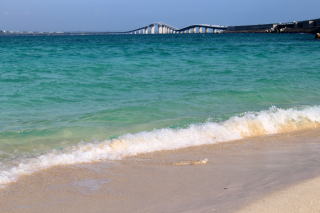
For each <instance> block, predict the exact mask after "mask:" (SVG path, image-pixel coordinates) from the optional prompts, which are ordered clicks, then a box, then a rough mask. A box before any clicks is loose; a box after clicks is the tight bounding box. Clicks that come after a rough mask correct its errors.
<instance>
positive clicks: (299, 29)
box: [0, 19, 320, 36]
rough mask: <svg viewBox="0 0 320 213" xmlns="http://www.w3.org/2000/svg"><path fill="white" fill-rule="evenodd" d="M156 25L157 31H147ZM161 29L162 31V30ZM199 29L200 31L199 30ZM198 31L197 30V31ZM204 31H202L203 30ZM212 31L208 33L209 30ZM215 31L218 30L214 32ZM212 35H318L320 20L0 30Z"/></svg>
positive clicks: (27, 33)
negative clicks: (121, 28) (117, 28)
mask: <svg viewBox="0 0 320 213" xmlns="http://www.w3.org/2000/svg"><path fill="white" fill-rule="evenodd" d="M156 25H158V30H155V29H153V30H149V29H148V28H150V27H153V28H154V27H155V26H156ZM162 28H163V29H162ZM200 28H201V30H200ZM197 29H198V30H197ZM203 29H204V30H203ZM208 29H210V30H212V31H210V32H209V30H208ZM215 29H218V30H217V31H215ZM212 33H219V34H220V33H310V34H317V33H320V19H310V20H305V21H295V22H287V23H273V24H257V25H240V26H220V25H190V26H187V27H183V28H181V29H177V28H174V27H171V26H170V25H167V24H163V23H153V24H150V25H147V26H144V27H140V28H137V29H133V30H129V31H123V32H120V31H119V32H86V31H84V32H36V31H35V32H16V31H7V30H0V36H1V35H32V36H33V35H34V36H37V35H47V36H56V35H123V34H212Z"/></svg>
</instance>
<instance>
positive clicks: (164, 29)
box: [121, 23, 227, 34]
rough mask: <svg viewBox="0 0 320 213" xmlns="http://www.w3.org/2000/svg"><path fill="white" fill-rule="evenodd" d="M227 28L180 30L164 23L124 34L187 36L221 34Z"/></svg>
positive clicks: (197, 26) (218, 26)
mask: <svg viewBox="0 0 320 213" xmlns="http://www.w3.org/2000/svg"><path fill="white" fill-rule="evenodd" d="M226 29H227V27H225V26H220V25H209V24H195V25H190V26H187V27H184V28H181V29H177V28H175V27H172V26H170V25H168V24H164V23H153V24H150V25H147V26H144V27H139V28H137V29H134V30H130V31H127V32H121V33H124V34H187V33H221V32H223V31H224V30H226Z"/></svg>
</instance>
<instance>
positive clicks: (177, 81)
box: [0, 34, 320, 166]
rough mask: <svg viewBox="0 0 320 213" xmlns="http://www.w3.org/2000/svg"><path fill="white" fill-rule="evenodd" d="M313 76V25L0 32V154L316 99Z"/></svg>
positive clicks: (319, 56) (319, 100)
mask: <svg viewBox="0 0 320 213" xmlns="http://www.w3.org/2000/svg"><path fill="white" fill-rule="evenodd" d="M319 83H320V42H319V41H316V40H314V36H313V35H305V34H292V35H285V34H280V35H277V34H274V35H273V34H234V35H232V34H230V35H224V34H221V35H199V34H198V35H197V34H195V35H114V36H111V35H110V36H43V37H42V36H35V37H31V36H29V37H27V36H26V37H24V36H17V37H15V36H7V37H5V36H3V37H0V161H1V162H2V164H5V163H7V162H11V161H14V160H16V159H20V158H22V157H23V158H30V157H34V156H39V155H40V154H44V153H47V152H49V151H50V150H53V149H54V150H64V149H65V148H66V147H71V146H73V145H76V144H79V143H82V144H87V143H92V142H99V141H102V140H107V139H112V138H117V137H119V136H121V135H124V134H127V133H138V132H141V131H151V130H154V129H163V128H170V129H181V128H187V127H188V126H189V125H190V124H197V123H205V122H218V123H219V122H222V121H224V120H228V119H229V118H231V117H233V116H237V115H241V114H243V113H245V112H248V111H255V112H259V111H261V110H267V109H269V108H270V107H272V106H276V107H280V108H284V109H289V108H294V107H298V108H299V107H304V106H316V105H319V104H320V96H319V94H320V86H319ZM0 166H1V164H0Z"/></svg>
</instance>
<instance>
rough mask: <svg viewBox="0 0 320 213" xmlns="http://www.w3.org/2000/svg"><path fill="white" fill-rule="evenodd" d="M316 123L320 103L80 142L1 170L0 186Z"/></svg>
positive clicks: (274, 132) (310, 125)
mask: <svg viewBox="0 0 320 213" xmlns="http://www.w3.org/2000/svg"><path fill="white" fill-rule="evenodd" d="M319 126H320V106H313V107H305V108H302V109H297V108H290V109H280V108H276V107H271V108H270V109H268V110H265V111H260V112H247V113H244V114H242V115H240V116H235V117H231V118H230V119H228V120H226V121H224V122H219V123H215V122H207V123H203V124H193V125H190V126H189V127H188V128H184V129H170V128H165V129H158V130H153V131H149V132H139V133H135V134H126V135H123V136H120V137H118V138H115V139H110V140H105V141H102V142H99V143H88V144H80V145H77V146H73V147H70V148H69V149H68V150H66V151H64V152H57V151H53V152H50V153H47V154H44V155H41V156H38V157H36V158H32V159H28V160H24V161H23V162H22V161H21V162H20V163H19V164H18V165H17V166H15V167H12V168H10V169H8V170H5V171H0V186H5V185H6V184H9V183H11V182H15V181H16V180H17V179H18V178H19V177H20V176H22V175H28V174H32V173H34V172H37V171H39V170H43V169H47V168H50V167H53V166H61V165H71V164H78V163H90V162H98V161H101V160H120V159H122V158H124V157H128V156H134V155H137V154H141V153H148V152H154V151H161V150H174V149H179V148H186V147H192V146H199V145H204V144H215V143H221V142H228V141H233V140H239V139H244V138H248V137H255V136H264V135H270V134H277V133H287V132H292V131H296V130H304V129H310V128H316V127H319Z"/></svg>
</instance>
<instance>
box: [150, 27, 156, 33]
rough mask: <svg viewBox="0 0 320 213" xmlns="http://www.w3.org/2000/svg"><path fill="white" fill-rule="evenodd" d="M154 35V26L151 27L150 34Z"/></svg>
mask: <svg viewBox="0 0 320 213" xmlns="http://www.w3.org/2000/svg"><path fill="white" fill-rule="evenodd" d="M154 33H155V26H154V25H151V34H154Z"/></svg>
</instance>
